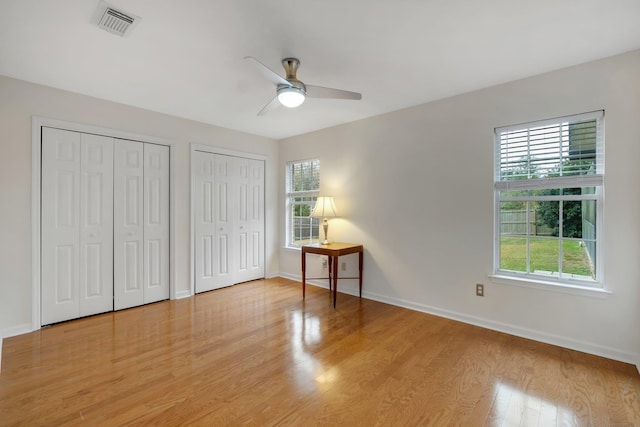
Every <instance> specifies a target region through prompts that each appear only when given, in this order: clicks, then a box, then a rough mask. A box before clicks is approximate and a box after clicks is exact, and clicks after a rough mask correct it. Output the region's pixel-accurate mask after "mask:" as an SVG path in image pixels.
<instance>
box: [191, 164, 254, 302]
mask: <svg viewBox="0 0 640 427" xmlns="http://www.w3.org/2000/svg"><path fill="white" fill-rule="evenodd" d="M193 173H194V174H195V175H194V178H195V179H194V182H195V188H194V197H195V200H194V209H195V214H194V219H195V289H196V292H205V291H209V290H212V289H218V288H221V287H224V286H229V285H233V284H236V283H240V282H245V281H248V280H254V279H259V278H262V277H264V162H263V161H260V160H253V159H245V158H239V157H234V156H227V155H222V154H213V153H206V152H199V151H198V152H196V153H195V157H194V172H193Z"/></svg>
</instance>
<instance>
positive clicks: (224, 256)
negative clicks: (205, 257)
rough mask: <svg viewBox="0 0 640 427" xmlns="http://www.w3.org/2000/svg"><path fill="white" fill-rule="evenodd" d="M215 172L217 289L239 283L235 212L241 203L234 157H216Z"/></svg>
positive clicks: (218, 155)
mask: <svg viewBox="0 0 640 427" xmlns="http://www.w3.org/2000/svg"><path fill="white" fill-rule="evenodd" d="M214 157H215V170H214V183H215V185H214V192H213V194H214V196H213V197H214V207H215V210H214V212H215V217H214V223H215V244H214V250H215V252H214V254H213V258H214V275H215V279H214V281H215V287H216V288H221V287H224V286H229V285H233V284H234V283H236V282H235V271H236V268H235V265H234V264H235V261H236V257H235V256H234V255H235V252H234V238H233V234H234V231H235V213H236V209H235V208H234V206H235V204H236V203H237V201H236V200H235V197H234V196H235V194H236V193H235V192H234V191H233V185H234V178H235V176H234V174H233V167H234V165H233V160H234V158H233V157H231V156H223V155H220V154H215V155H214Z"/></svg>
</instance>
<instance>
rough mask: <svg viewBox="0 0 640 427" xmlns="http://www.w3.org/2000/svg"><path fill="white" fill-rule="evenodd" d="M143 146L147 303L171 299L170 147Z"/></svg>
mask: <svg viewBox="0 0 640 427" xmlns="http://www.w3.org/2000/svg"><path fill="white" fill-rule="evenodd" d="M143 145H144V204H143V209H144V216H143V226H144V229H143V233H144V251H143V263H142V264H143V268H144V278H143V285H144V303H145V304H148V303H150V302H156V301H162V300H165V299H169V147H167V146H164V145H156V144H143Z"/></svg>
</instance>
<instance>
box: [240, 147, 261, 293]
mask: <svg viewBox="0 0 640 427" xmlns="http://www.w3.org/2000/svg"><path fill="white" fill-rule="evenodd" d="M235 163H236V168H235V173H236V176H237V182H238V184H237V186H236V191H237V192H238V203H237V209H238V211H237V212H238V216H237V218H238V222H237V233H236V243H237V247H238V251H237V253H238V262H237V272H236V281H237V282H246V281H248V280H255V279H260V278H263V277H264V162H263V161H261V160H252V159H242V158H237V159H236V160H235Z"/></svg>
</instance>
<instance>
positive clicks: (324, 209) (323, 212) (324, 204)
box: [311, 196, 338, 218]
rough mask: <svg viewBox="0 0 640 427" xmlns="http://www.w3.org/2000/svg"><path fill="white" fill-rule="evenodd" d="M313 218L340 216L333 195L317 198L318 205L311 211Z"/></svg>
mask: <svg viewBox="0 0 640 427" xmlns="http://www.w3.org/2000/svg"><path fill="white" fill-rule="evenodd" d="M311 216H312V217H313V218H329V217H332V216H338V214H336V207H335V205H334V204H333V197H331V196H319V197H318V199H317V200H316V205H315V207H314V208H313V212H311Z"/></svg>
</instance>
